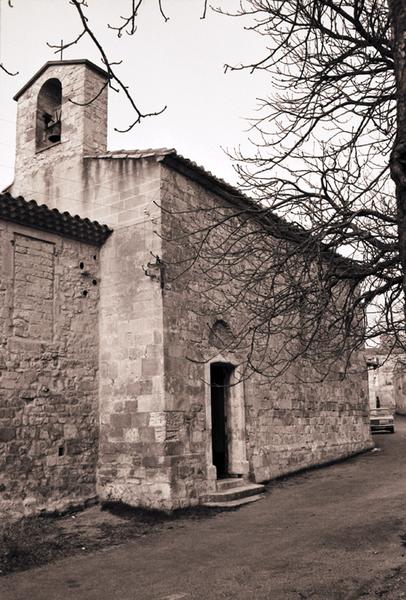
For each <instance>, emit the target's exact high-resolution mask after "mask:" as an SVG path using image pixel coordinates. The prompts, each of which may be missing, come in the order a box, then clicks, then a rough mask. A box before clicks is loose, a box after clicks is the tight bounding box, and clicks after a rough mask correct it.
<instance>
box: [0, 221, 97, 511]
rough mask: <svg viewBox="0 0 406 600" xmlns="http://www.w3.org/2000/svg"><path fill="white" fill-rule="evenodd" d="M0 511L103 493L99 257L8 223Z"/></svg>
mask: <svg viewBox="0 0 406 600" xmlns="http://www.w3.org/2000/svg"><path fill="white" fill-rule="evenodd" d="M0 252H1V256H2V265H1V278H0V516H4V515H7V516H8V517H10V516H11V517H18V516H21V515H26V514H31V513H34V512H39V511H42V510H62V509H65V508H67V507H68V506H70V505H76V504H81V503H83V502H85V501H86V500H89V499H91V498H94V497H95V494H96V491H95V483H96V481H95V480H96V463H97V445H98V399H97V392H98V329H97V319H98V315H97V308H98V303H99V283H100V280H99V255H98V250H97V249H96V248H95V247H93V246H90V245H87V244H83V243H80V242H75V241H72V240H67V239H62V238H60V237H59V236H56V235H52V234H46V233H42V232H37V231H35V230H31V229H27V228H25V227H20V226H17V225H12V224H9V223H7V224H6V223H4V222H3V223H1V224H0Z"/></svg>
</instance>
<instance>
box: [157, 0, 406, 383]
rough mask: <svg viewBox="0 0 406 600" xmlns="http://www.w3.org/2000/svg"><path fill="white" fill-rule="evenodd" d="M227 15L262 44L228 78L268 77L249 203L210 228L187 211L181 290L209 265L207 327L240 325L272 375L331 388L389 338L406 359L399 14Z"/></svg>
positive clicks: (349, 1) (311, 8) (295, 11)
mask: <svg viewBox="0 0 406 600" xmlns="http://www.w3.org/2000/svg"><path fill="white" fill-rule="evenodd" d="M223 12H224V11H223ZM226 14H227V13H226ZM228 14H229V15H230V17H231V16H234V17H238V16H240V17H246V16H247V15H251V17H252V18H253V19H254V24H253V25H252V27H251V29H253V30H255V31H256V32H257V33H258V34H259V35H261V36H263V37H264V40H265V42H266V44H267V53H266V55H265V56H263V57H261V58H260V59H259V60H257V61H255V62H252V63H250V64H246V65H237V66H236V65H234V66H228V67H227V68H229V69H233V70H238V69H249V70H251V71H256V70H263V71H266V72H267V73H268V74H269V77H270V96H269V97H267V98H263V99H262V100H261V103H260V109H259V113H258V117H257V119H256V120H255V121H254V122H253V124H252V129H251V140H252V142H253V148H254V150H253V153H252V155H246V154H244V155H242V154H241V153H238V154H237V155H236V156H234V158H236V159H237V160H238V165H237V170H238V173H239V175H240V178H241V182H242V188H243V190H244V191H245V192H246V193H247V194H248V195H249V196H251V198H255V200H254V201H252V200H251V201H246V202H244V200H243V199H242V198H241V197H240V198H238V197H236V198H231V197H230V202H229V205H228V208H223V210H221V211H220V212H219V211H216V210H215V209H213V210H212V211H211V214H210V219H203V220H202V219H200V220H199V219H197V218H196V215H197V213H201V212H202V209H201V208H200V209H199V208H198V207H194V208H193V207H187V208H181V207H180V208H179V211H178V212H179V213H182V215H183V223H186V222H187V220H188V219H187V218H186V216H185V215H189V216H190V215H192V214H193V212H194V213H195V214H194V216H193V217H192V218H191V219H189V226H185V225H184V226H182V227H181V228H180V226H179V224H178V235H177V237H176V236H175V237H172V242H173V243H179V240H183V243H185V242H186V240H187V239H189V240H191V239H193V240H195V242H196V243H194V244H191V245H190V244H189V247H188V255H187V256H186V257H185V258H183V259H181V258H180V257H177V259H175V260H172V258H171V259H170V262H171V263H172V273H173V276H174V278H175V279H177V278H178V277H179V272H180V268H181V265H183V268H184V270H185V271H188V269H190V265H193V268H194V269H196V265H198V264H201V274H202V275H204V277H201V281H208V282H209V283H208V284H207V285H206V286H204V285H202V284H201V283H200V285H199V294H200V295H204V296H205V297H206V304H205V312H206V314H207V316H208V317H209V316H211V317H212V318H214V316H215V315H216V314H221V315H223V316H230V319H231V321H233V322H234V323H236V322H237V321H238V319H237V317H238V313H239V314H240V315H241V314H243V315H246V318H244V319H243V322H244V324H243V326H242V328H239V329H238V333H237V335H236V339H237V338H238V344H239V343H241V342H242V341H245V342H246V345H247V347H248V348H251V349H252V352H251V354H249V361H250V362H251V363H252V364H251V368H252V369H253V370H258V371H260V372H262V373H264V374H267V375H274V374H278V373H280V372H281V370H285V369H286V368H287V365H289V364H291V363H292V362H294V361H296V360H297V359H306V360H309V361H313V364H314V365H315V366H316V369H317V370H318V371H320V373H321V375H322V377H324V376H326V374H327V373H329V372H331V369H332V368H333V365H334V364H335V365H336V367H334V368H335V369H336V370H337V369H338V370H341V368H342V361H343V359H344V360H345V362H347V364H349V363H350V361H351V355H352V354H353V352H354V350H357V349H360V348H362V347H363V345H364V343H365V342H366V341H367V340H376V339H378V338H379V336H380V335H382V334H390V335H391V336H392V339H393V345H394V346H401V347H404V339H405V336H404V333H405V290H406V286H405V281H406V280H405V274H406V178H405V177H406V172H405V169H406V139H405V136H406V104H405V98H406V78H405V42H404V40H405V35H406V7H405V6H404V3H403V2H401V1H391V2H389V4H385V3H383V2H381V1H380V0H379V1H378V0H345V1H344V0H243V1H242V2H241V3H240V9H239V11H238V12H237V13H235V14H233V15H231V14H230V13H228ZM391 177H392V179H391ZM393 181H394V182H395V184H396V193H395V190H394V186H393ZM236 206H237V208H236ZM205 211H206V209H205ZM175 212H176V211H175ZM247 216H249V219H248V220H247ZM279 217H280V218H279ZM178 222H180V220H179V219H178ZM193 222H194V223H195V225H193ZM196 223H198V225H196ZM253 223H254V225H253ZM180 229H181V230H180ZM219 230H220V231H221V233H220V234H219ZM167 239H168V240H169V237H168V238H167ZM219 239H220V240H221V243H219V242H218V240H219ZM272 240H278V242H277V243H274V242H273V241H272ZM340 252H341V253H344V254H345V256H346V257H347V258H346V259H344V258H340V254H339V253H340ZM183 276H184V275H183ZM235 283H237V285H234V288H233V284H235ZM297 315H300V317H299V318H298V317H297ZM224 318H226V317H224ZM362 323H364V326H362ZM278 335H279V337H282V338H283V339H284V343H283V344H282V346H279V347H280V348H283V350H281V351H280V353H279V356H275V352H273V353H272V352H269V351H268V348H269V347H270V346H272V340H275V339H276V338H275V336H278ZM259 338H261V340H262V342H260V340H259ZM236 344H237V342H236ZM261 344H262V346H263V347H264V352H263V353H262V354H261V355H260V356H259V355H258V352H257V350H254V349H258V347H260V346H261ZM388 351H389V352H390V351H391V349H390V348H389V350H388ZM337 359H339V363H340V366H338V367H337V365H338V363H337Z"/></svg>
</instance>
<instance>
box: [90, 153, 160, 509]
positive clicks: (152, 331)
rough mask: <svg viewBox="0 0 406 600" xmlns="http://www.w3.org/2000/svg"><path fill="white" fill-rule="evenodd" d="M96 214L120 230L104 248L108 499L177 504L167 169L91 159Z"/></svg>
mask: <svg viewBox="0 0 406 600" xmlns="http://www.w3.org/2000/svg"><path fill="white" fill-rule="evenodd" d="M82 176H83V180H84V181H85V182H86V189H88V190H89V194H88V196H87V200H86V201H87V203H88V205H89V206H90V207H92V215H93V217H94V218H97V219H98V220H99V221H102V222H104V223H107V224H108V225H110V226H111V227H112V228H113V229H114V233H113V235H112V236H111V237H110V238H109V239H108V241H107V242H106V243H105V245H104V246H103V248H102V251H101V276H102V283H101V289H100V389H99V402H100V427H101V429H100V449H99V467H98V493H99V496H100V498H101V499H102V500H121V501H123V502H127V503H129V504H132V505H136V506H146V507H155V508H158V507H161V508H171V501H170V486H169V482H170V475H169V467H168V463H167V460H166V453H167V449H166V446H165V442H166V435H167V434H166V431H167V430H168V431H169V430H170V429H171V423H170V422H169V421H167V418H166V413H165V394H164V389H163V326H162V318H163V317H162V289H161V272H160V267H159V263H158V262H157V258H156V257H157V256H161V240H160V237H159V233H160V208H159V200H160V166H159V163H157V162H156V161H155V160H154V159H151V160H144V161H139V160H131V159H128V160H124V161H123V160H120V159H118V160H117V159H86V160H85V162H84V164H83V169H82Z"/></svg>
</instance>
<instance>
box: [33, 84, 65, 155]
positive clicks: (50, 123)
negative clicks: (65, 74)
mask: <svg viewBox="0 0 406 600" xmlns="http://www.w3.org/2000/svg"><path fill="white" fill-rule="evenodd" d="M61 113H62V84H61V82H60V81H59V79H56V78H52V79H48V81H46V82H45V83H44V85H43V86H42V87H41V89H40V91H39V94H38V98H37V115H36V138H35V139H36V150H37V151H38V150H44V149H45V148H50V147H51V146H53V145H55V144H57V143H58V142H60V141H61V135H62V122H61Z"/></svg>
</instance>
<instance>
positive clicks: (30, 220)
mask: <svg viewBox="0 0 406 600" xmlns="http://www.w3.org/2000/svg"><path fill="white" fill-rule="evenodd" d="M0 219H4V220H6V221H12V222H13V223H18V224H19V225H25V226H26V227H33V228H34V229H41V230H42V231H48V232H50V233H56V234H58V235H61V236H63V237H68V238H71V239H74V240H77V241H79V242H85V243H86V244H91V245H93V246H102V245H103V244H104V242H105V241H106V239H107V238H108V237H109V235H110V234H111V233H112V230H111V229H110V228H109V227H108V226H107V225H100V223H98V222H97V221H90V219H87V218H85V219H82V218H81V217H79V216H78V215H75V216H72V215H71V214H70V213H68V212H63V213H61V212H60V211H59V210H58V209H56V208H52V209H51V208H48V206H46V205H45V204H41V205H39V204H37V202H35V200H29V201H28V200H25V199H24V198H23V197H22V196H18V197H17V198H14V197H13V196H11V194H9V193H5V194H0Z"/></svg>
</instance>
